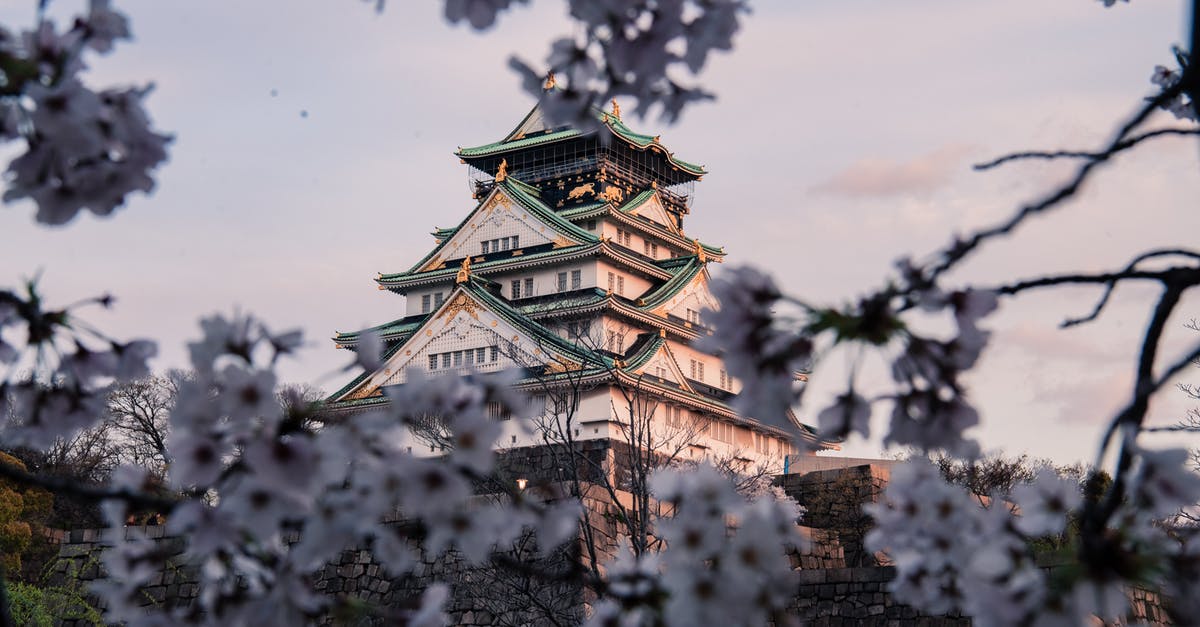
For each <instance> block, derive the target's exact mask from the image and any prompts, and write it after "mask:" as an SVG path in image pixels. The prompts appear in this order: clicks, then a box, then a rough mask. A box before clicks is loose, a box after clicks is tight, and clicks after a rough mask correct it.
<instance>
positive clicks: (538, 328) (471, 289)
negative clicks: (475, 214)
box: [447, 278, 612, 367]
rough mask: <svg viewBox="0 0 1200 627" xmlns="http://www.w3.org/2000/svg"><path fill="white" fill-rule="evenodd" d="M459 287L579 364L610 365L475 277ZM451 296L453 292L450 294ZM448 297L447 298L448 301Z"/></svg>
mask: <svg viewBox="0 0 1200 627" xmlns="http://www.w3.org/2000/svg"><path fill="white" fill-rule="evenodd" d="M460 288H461V289H462V290H463V291H464V292H466V293H467V294H468V295H470V296H471V297H472V298H474V299H476V300H478V301H480V302H482V303H484V305H485V306H486V307H487V308H488V309H489V310H490V311H492V312H493V313H495V314H496V315H498V316H500V317H501V318H503V319H504V320H505V321H506V322H508V323H509V324H511V325H513V326H514V327H516V328H517V329H520V330H522V331H524V332H525V333H527V334H529V335H530V336H532V337H535V338H536V339H537V340H538V341H542V342H545V343H546V345H547V346H548V347H550V348H552V349H553V350H555V351H558V352H561V353H563V354H564V355H566V356H568V357H570V358H573V359H577V360H579V362H580V365H586V364H592V365H595V366H599V367H610V366H611V365H612V360H611V359H609V358H608V357H605V356H604V355H601V354H599V353H596V352H593V351H589V350H587V349H585V348H583V347H580V346H579V345H577V344H575V343H573V342H569V341H567V340H566V339H563V338H562V337H561V336H560V335H558V334H557V333H555V332H553V331H551V330H550V329H547V328H546V327H544V326H542V325H541V324H538V323H537V322H535V321H534V320H532V319H531V318H529V317H528V316H526V315H524V314H523V313H522V312H520V311H518V310H516V309H514V308H513V307H512V306H511V305H509V304H508V302H507V301H505V300H504V299H503V298H500V297H498V296H495V295H494V294H492V293H491V292H489V291H488V290H487V289H486V288H483V287H480V286H479V285H477V284H476V283H475V279H474V278H472V280H471V281H468V282H467V283H464V284H462V285H461V286H460ZM451 298H453V294H451ZM449 300H450V299H447V302H449Z"/></svg>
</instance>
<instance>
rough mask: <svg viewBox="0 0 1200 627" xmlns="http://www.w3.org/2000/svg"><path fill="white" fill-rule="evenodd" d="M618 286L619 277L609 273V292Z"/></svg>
mask: <svg viewBox="0 0 1200 627" xmlns="http://www.w3.org/2000/svg"><path fill="white" fill-rule="evenodd" d="M616 284H617V275H615V274H613V273H611V272H609V273H608V291H610V292H611V291H613V289H615V287H616Z"/></svg>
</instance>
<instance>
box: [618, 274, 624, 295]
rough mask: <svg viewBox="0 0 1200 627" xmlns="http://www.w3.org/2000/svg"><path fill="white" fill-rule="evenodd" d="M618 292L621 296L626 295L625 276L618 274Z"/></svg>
mask: <svg viewBox="0 0 1200 627" xmlns="http://www.w3.org/2000/svg"><path fill="white" fill-rule="evenodd" d="M617 293H618V294H620V295H621V296H624V295H625V277H623V276H621V275H619V274H618V275H617Z"/></svg>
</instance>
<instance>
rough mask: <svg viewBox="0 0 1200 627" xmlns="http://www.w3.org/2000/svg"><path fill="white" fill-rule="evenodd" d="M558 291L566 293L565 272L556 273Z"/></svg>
mask: <svg viewBox="0 0 1200 627" xmlns="http://www.w3.org/2000/svg"><path fill="white" fill-rule="evenodd" d="M558 291H560V292H565V291H567V273H566V272H559V273H558Z"/></svg>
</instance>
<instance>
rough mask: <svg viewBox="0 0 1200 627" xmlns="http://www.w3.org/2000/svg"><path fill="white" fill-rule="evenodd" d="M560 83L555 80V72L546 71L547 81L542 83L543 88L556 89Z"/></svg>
mask: <svg viewBox="0 0 1200 627" xmlns="http://www.w3.org/2000/svg"><path fill="white" fill-rule="evenodd" d="M557 84H558V83H557V82H556V81H555V80H554V72H547V73H546V83H545V84H544V85H542V89H554V86H555V85H557Z"/></svg>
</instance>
